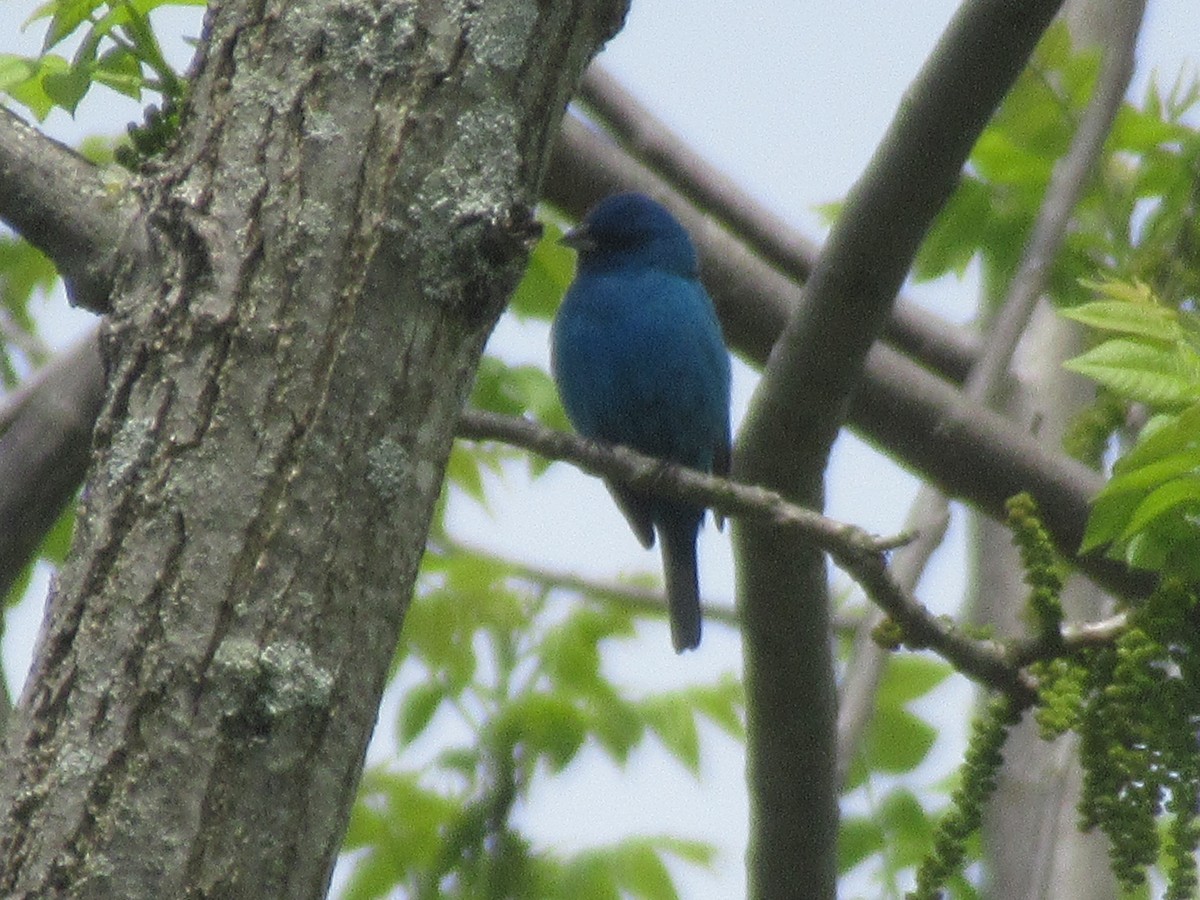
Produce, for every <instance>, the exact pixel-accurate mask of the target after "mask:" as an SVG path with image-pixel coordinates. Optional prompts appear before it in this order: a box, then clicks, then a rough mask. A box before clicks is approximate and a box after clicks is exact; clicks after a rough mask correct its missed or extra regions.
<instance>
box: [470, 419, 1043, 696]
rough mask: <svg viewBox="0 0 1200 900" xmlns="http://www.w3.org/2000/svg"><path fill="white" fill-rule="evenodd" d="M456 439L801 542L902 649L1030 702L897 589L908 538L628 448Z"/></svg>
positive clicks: (484, 431)
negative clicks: (551, 462) (845, 580)
mask: <svg viewBox="0 0 1200 900" xmlns="http://www.w3.org/2000/svg"><path fill="white" fill-rule="evenodd" d="M458 434H459V436H460V437H464V438H468V439H470V440H499V441H503V442H505V443H508V444H513V445H516V446H519V447H524V448H525V449H527V450H532V451H533V452H535V453H537V454H539V455H540V456H544V457H546V458H548V459H557V460H563V461H566V462H570V463H572V464H574V465H576V466H578V467H579V468H581V469H583V470H584V471H586V472H590V473H591V474H593V475H597V476H600V477H603V478H610V479H614V480H617V481H621V482H623V483H625V484H628V485H630V486H631V487H635V488H638V489H640V490H645V491H650V492H652V493H658V494H664V495H667V496H670V497H673V498H676V499H681V500H689V501H691V502H694V503H699V504H703V505H705V506H710V507H712V508H713V509H714V510H716V511H718V512H720V513H721V514H722V515H724V516H728V517H730V518H735V517H740V518H755V519H758V520H760V521H765V522H768V523H769V524H770V527H771V528H773V529H778V530H790V531H792V532H794V533H796V534H798V535H802V536H803V537H804V538H805V539H806V540H808V541H811V542H812V543H813V544H814V545H816V546H817V547H819V548H820V549H821V550H823V551H825V552H827V553H828V554H829V555H830V556H831V557H832V558H833V559H834V560H835V561H836V562H837V564H838V565H839V566H840V567H841V568H842V569H844V570H845V571H846V572H847V574H849V575H850V576H851V577H852V578H853V579H854V580H855V581H857V582H858V583H859V584H860V585H861V586H862V588H863V590H864V591H865V592H866V594H867V596H868V597H870V599H871V600H872V601H873V602H874V603H876V604H877V605H878V606H879V607H880V608H882V609H884V610H886V611H887V613H888V615H889V616H891V617H892V618H893V619H894V620H895V621H896V623H897V624H898V625H899V626H900V627H901V629H902V630H903V632H904V641H905V643H907V644H909V645H911V646H913V647H920V648H929V649H931V650H934V651H935V652H937V653H938V654H940V655H942V656H943V657H945V658H946V659H947V660H949V661H950V662H951V663H952V664H953V665H954V666H955V667H956V668H957V669H958V670H959V671H960V672H962V673H963V674H965V675H967V676H968V677H969V678H972V679H974V680H976V681H979V682H980V683H982V684H984V685H987V686H989V687H992V688H995V689H997V690H1002V691H1004V692H1005V693H1007V694H1009V695H1010V696H1012V697H1013V699H1014V700H1016V701H1018V702H1020V703H1022V704H1025V705H1027V704H1028V703H1030V702H1032V700H1033V692H1032V691H1033V688H1032V685H1031V683H1029V682H1028V681H1027V680H1026V678H1025V676H1023V675H1022V673H1021V672H1020V670H1019V669H1018V668H1017V667H1016V666H1015V665H1013V664H1012V663H1011V662H1010V660H1009V658H1008V654H1007V651H1006V650H1005V649H1004V648H1003V647H1002V646H1001V645H999V644H995V643H993V642H991V641H980V640H975V639H973V638H969V637H967V636H966V635H964V634H963V633H962V632H961V631H960V630H959V629H958V628H956V627H955V626H954V625H953V624H952V623H951V622H950V621H948V620H945V619H942V618H940V617H937V616H934V615H933V614H931V613H930V612H929V611H928V610H927V609H926V608H925V606H924V605H923V604H922V603H920V601H918V600H917V599H916V598H915V597H913V596H912V593H911V592H910V591H908V590H905V589H904V588H903V587H901V586H900V585H899V584H898V583H897V582H896V580H895V579H894V578H893V576H892V574H891V573H890V571H889V570H888V566H887V551H889V550H891V549H893V548H895V547H898V546H902V545H903V544H904V543H906V542H907V540H908V538H907V537H904V536H901V537H892V538H879V537H875V536H873V535H871V534H868V533H867V532H865V531H863V530H862V529H861V528H859V527H857V526H855V525H848V524H845V523H842V522H837V521H835V520H833V519H829V518H826V517H825V516H822V515H820V514H818V513H815V512H813V511H812V510H810V509H805V508H804V507H801V506H797V505H795V504H792V503H789V502H787V501H786V500H785V499H784V498H783V497H782V496H780V495H779V494H778V493H776V492H774V491H770V490H766V489H764V488H761V487H755V486H750V485H745V484H738V483H737V482H733V481H729V480H727V479H724V478H718V477H716V476H714V475H705V474H703V473H701V472H696V471H693V470H691V469H686V468H682V467H680V466H674V465H670V464H667V463H664V462H662V461H661V460H657V459H654V458H653V457H649V456H643V455H642V454H640V453H637V452H635V451H633V450H630V449H629V448H628V447H620V446H611V445H607V444H603V443H601V442H597V441H589V440H585V439H583V438H581V437H578V436H577V435H573V434H568V433H566V432H562V431H553V430H551V429H548V428H545V427H544V426H542V425H539V424H538V423H536V422H532V421H530V420H528V419H521V418H516V417H512V416H502V415H499V414H496V413H490V412H485V411H483V410H477V409H468V410H465V411H464V412H463V415H462V418H461V419H460V420H459V427H458ZM791 602H797V599H796V598H792V601H791ZM805 602H807V598H805Z"/></svg>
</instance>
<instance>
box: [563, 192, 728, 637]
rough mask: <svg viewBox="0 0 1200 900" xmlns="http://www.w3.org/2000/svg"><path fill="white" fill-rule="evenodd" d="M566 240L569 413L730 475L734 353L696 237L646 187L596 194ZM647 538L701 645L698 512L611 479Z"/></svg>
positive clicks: (642, 445)
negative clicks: (570, 263) (571, 258)
mask: <svg viewBox="0 0 1200 900" xmlns="http://www.w3.org/2000/svg"><path fill="white" fill-rule="evenodd" d="M562 242H563V243H564V244H566V245H567V246H568V247H573V248H574V249H575V250H576V251H578V253H579V265H578V268H577V271H576V275H575V281H574V282H573V283H572V284H571V287H570V288H569V289H568V291H567V294H566V297H565V298H564V299H563V304H562V307H561V308H560V309H559V311H558V316H557V317H556V318H555V321H554V327H553V331H552V333H551V368H552V369H553V372H554V380H555V382H556V383H557V385H558V392H559V394H560V396H561V397H562V402H563V406H564V408H565V409H566V411H567V416H568V418H570V420H571V423H572V424H573V425H574V426H575V429H576V431H578V432H579V433H580V434H581V435H583V436H584V437H586V438H597V439H600V440H604V441H608V442H610V443H614V444H624V445H626V446H628V447H632V448H633V449H635V450H639V451H641V452H642V453H645V454H647V455H650V456H655V457H658V458H660V459H664V460H667V461H669V462H672V463H678V464H680V465H684V466H689V467H691V468H693V469H699V470H700V471H703V472H715V473H717V474H719V475H725V474H727V473H728V471H729V453H730V449H729V448H730V442H729V352H728V351H727V350H726V349H725V342H724V341H723V339H722V337H721V326H720V324H719V323H718V321H717V314H716V310H715V309H714V308H713V303H712V300H711V299H709V296H708V294H707V293H706V292H705V290H704V287H703V286H702V285H701V284H700V279H699V263H698V261H697V257H696V250H695V248H694V247H693V246H692V241H691V238H689V237H688V234H687V232H686V231H685V230H684V229H683V226H682V225H680V224H679V222H678V221H676V219H675V217H674V216H672V215H671V214H670V213H669V212H667V210H666V209H665V208H663V207H662V206H661V205H659V204H658V203H656V202H654V201H653V200H651V199H650V198H649V197H646V196H644V195H642V194H635V193H629V194H616V195H613V196H611V197H607V198H606V199H604V200H602V201H600V203H598V204H597V205H596V206H595V207H594V208H593V209H592V210H591V212H589V213H588V214H587V215H586V216H585V217H584V219H583V221H582V222H581V223H580V225H579V227H577V228H575V229H574V230H572V231H570V232H569V233H567V234H566V235H565V236H564V237H563V239H562ZM608 489H609V491H610V492H611V493H612V495H613V498H614V499H615V500H616V502H617V505H618V506H619V507H620V508H621V511H622V512H623V513H624V514H625V518H627V519H628V520H629V524H630V525H631V526H632V527H633V531H634V534H636V535H637V537H638V540H639V541H641V543H642V545H643V546H644V547H646V548H647V549H649V548H650V547H652V546H654V535H655V531H656V530H657V532H658V537H659V539H660V541H661V544H662V554H663V570H664V574H665V576H666V582H667V602H668V608H669V610H670V616H671V640H672V643H673V644H674V645H675V651H676V652H677V653H678V652H682V651H683V650H690V649H692V648H694V647H696V646H697V645H698V644H699V643H700V592H699V585H698V579H697V575H696V535H697V533H698V532H699V530H700V523H701V521H703V519H704V509H703V507H699V506H694V505H692V504H689V503H680V502H676V501H672V500H665V499H662V498H659V497H654V496H651V495H649V494H645V493H639V492H636V491H633V490H630V489H629V488H627V487H624V486H622V485H619V484H613V483H611V482H610V483H609V484H608Z"/></svg>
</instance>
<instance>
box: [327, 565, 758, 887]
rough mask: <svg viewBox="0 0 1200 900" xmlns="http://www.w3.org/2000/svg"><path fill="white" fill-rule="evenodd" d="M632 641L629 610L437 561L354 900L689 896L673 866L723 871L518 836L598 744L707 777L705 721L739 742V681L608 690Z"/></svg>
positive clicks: (691, 849) (656, 840) (405, 668)
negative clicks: (544, 791)
mask: <svg viewBox="0 0 1200 900" xmlns="http://www.w3.org/2000/svg"><path fill="white" fill-rule="evenodd" d="M634 633H635V628H634V617H633V615H632V613H631V612H629V611H628V610H625V609H622V608H620V607H618V606H614V605H607V604H606V605H596V604H587V603H574V604H570V605H568V604H565V603H563V602H562V601H561V600H559V599H558V598H556V597H555V596H553V595H552V592H551V591H550V590H549V589H547V588H545V587H544V586H540V585H538V584H536V583H531V582H530V580H529V579H528V577H523V576H522V573H521V572H520V571H519V570H517V569H515V568H514V567H512V566H510V565H508V564H506V563H503V562H499V561H496V560H493V559H490V558H485V557H480V556H476V555H473V554H471V553H469V552H466V551H464V550H462V549H456V550H454V551H453V552H441V551H439V550H438V549H436V548H432V549H431V550H430V552H429V553H428V555H427V557H426V561H425V564H424V566H423V571H422V575H421V578H420V588H419V591H418V596H417V597H416V598H414V602H413V604H412V606H411V608H410V610H409V613H408V616H407V619H406V622H405V636H406V639H405V641H404V642H403V644H402V646H401V649H400V652H399V654H398V656H397V659H396V664H395V668H396V673H395V679H396V683H397V684H398V685H404V686H405V689H404V696H403V700H402V702H401V704H400V709H399V712H398V714H397V716H396V722H395V731H396V735H397V745H398V746H397V750H398V751H399V754H400V755H399V756H398V757H397V759H396V760H395V761H392V762H387V763H384V764H381V765H378V766H375V767H374V768H372V769H371V770H370V772H369V773H368V775H367V777H366V779H365V780H364V782H363V787H362V789H361V791H360V795H359V798H358V801H357V803H356V805H355V808H354V813H353V817H352V822H351V829H350V832H349V835H348V837H347V841H346V850H347V851H350V852H352V853H353V854H354V858H355V861H354V862H353V864H352V867H351V868H352V871H351V876H350V879H349V883H348V886H347V889H346V892H345V896H347V897H355V898H359V897H381V896H386V895H388V893H389V892H390V891H392V890H394V889H395V888H397V887H403V888H406V890H407V894H408V895H409V896H427V897H476V896H488V897H571V896H577V895H579V894H581V893H582V894H583V895H584V896H595V897H607V896H612V897H616V896H631V897H645V898H671V897H675V896H677V892H676V890H675V888H674V884H673V881H672V878H671V876H670V873H669V870H668V868H667V865H666V862H667V860H668V859H671V858H674V859H679V860H682V861H685V862H689V863H692V864H696V865H704V866H707V865H711V863H712V859H713V851H712V850H711V848H709V847H707V846H706V845H704V844H702V843H700V842H696V841H690V840H686V839H683V838H677V837H640V836H634V837H629V838H627V839H624V840H621V841H619V842H617V843H616V844H613V845H610V846H606V847H594V848H590V849H588V850H586V851H582V852H577V853H574V854H568V853H566V852H564V851H563V850H561V849H560V848H555V847H546V846H537V845H536V844H535V843H534V841H533V840H532V839H531V838H529V837H528V836H527V835H525V834H524V833H523V832H522V830H521V828H520V826H519V824H518V818H519V816H518V814H519V811H520V809H521V806H522V804H523V802H524V801H525V800H526V799H527V798H528V796H529V794H530V792H531V791H532V790H533V789H534V787H535V786H536V785H540V784H541V783H542V782H544V781H546V780H548V779H552V778H553V777H554V776H555V775H558V774H560V773H563V772H564V771H565V770H566V769H567V768H568V767H569V766H571V765H572V763H574V762H575V761H576V759H577V758H578V756H579V754H580V752H581V751H582V750H583V748H584V747H585V746H589V745H592V746H596V747H599V748H600V749H601V750H603V752H604V753H605V754H606V755H607V756H608V757H609V759H610V760H611V761H612V763H613V764H614V765H617V766H624V765H626V764H627V763H628V762H629V760H630V755H631V753H632V752H633V751H634V750H635V749H636V748H637V747H639V746H641V745H643V744H644V743H645V742H646V740H647V738H650V737H651V736H652V737H653V738H655V739H656V741H657V743H658V744H659V745H660V746H661V747H662V748H663V749H665V750H666V752H667V753H668V754H669V755H670V756H671V757H672V758H673V759H674V760H676V761H677V762H678V763H679V764H680V765H682V766H684V767H685V768H686V769H687V770H688V771H690V772H692V773H693V774H695V775H697V776H698V775H699V772H700V765H701V753H700V723H701V722H702V721H706V722H708V723H711V724H712V725H715V726H716V727H717V728H718V729H720V730H721V731H723V732H725V733H726V734H728V735H731V736H733V737H735V738H739V739H740V738H741V736H742V732H743V722H742V715H743V710H742V706H743V700H742V692H741V686H740V684H739V683H738V682H737V681H736V680H735V679H733V678H732V677H729V676H726V677H723V678H719V679H718V680H717V681H715V682H713V683H711V684H707V685H692V686H688V687H684V688H681V689H678V690H672V691H664V692H658V693H653V694H647V695H638V694H636V693H635V692H634V691H632V690H630V689H627V688H623V687H621V686H619V685H618V684H617V683H616V682H615V681H614V680H613V679H611V678H610V677H608V676H607V675H606V673H604V671H603V669H602V653H601V647H602V645H604V644H605V643H611V642H615V641H621V640H627V639H629V638H631V637H632V636H633V635H634ZM422 756H423V757H425V760H424V761H421V757H422ZM410 760H411V761H410Z"/></svg>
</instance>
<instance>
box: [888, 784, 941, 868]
mask: <svg viewBox="0 0 1200 900" xmlns="http://www.w3.org/2000/svg"><path fill="white" fill-rule="evenodd" d="M876 819H877V820H878V821H879V822H880V823H881V824H882V825H883V827H884V829H885V830H886V832H887V839H888V845H889V848H890V849H891V851H892V855H893V858H894V861H895V864H896V865H897V866H899V867H900V868H904V867H907V866H912V865H916V864H917V863H919V862H920V861H921V859H922V858H923V857H924V856H925V854H926V853H927V852H928V850H929V848H930V846H931V845H932V843H933V828H934V825H933V821H932V819H931V818H930V816H929V814H928V813H927V812H925V809H924V807H922V806H921V804H920V802H919V801H918V800H917V798H916V797H915V796H914V795H913V794H912V793H911V792H910V791H907V790H904V789H898V790H895V791H892V792H891V793H890V794H888V796H887V798H886V799H885V800H884V802H883V803H882V804H881V806H880V809H879V813H878V815H877V816H876Z"/></svg>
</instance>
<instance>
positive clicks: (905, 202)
mask: <svg viewBox="0 0 1200 900" xmlns="http://www.w3.org/2000/svg"><path fill="white" fill-rule="evenodd" d="M1058 6H1059V3H1058V2H1056V0H1030V2H1022V3H1014V2H1012V0H972V2H968V3H966V4H964V5H963V6H962V7H961V8H960V9H959V11H958V13H957V14H956V15H955V17H954V19H953V20H952V21H951V23H950V25H949V27H948V28H947V30H946V32H945V33H944V34H943V36H942V38H941V39H940V40H939V42H938V44H937V47H936V48H935V49H934V52H933V54H932V56H931V57H930V59H929V60H928V62H927V63H926V64H925V66H924V67H923V68H922V70H921V72H920V74H919V75H918V76H917V79H916V80H915V81H914V83H913V85H912V86H911V87H910V88H909V90H908V91H907V92H906V94H905V97H904V100H903V101H902V102H901V106H900V109H899V111H898V112H897V115H896V117H895V119H894V120H893V122H892V124H891V126H890V127H889V129H888V132H887V134H886V135H885V137H884V139H883V142H882V143H881V145H880V147H879V148H878V150H877V151H876V153H875V155H874V157H873V158H872V161H871V163H870V164H869V166H868V168H867V170H866V172H865V173H864V175H863V177H862V179H861V180H860V181H859V182H858V184H857V185H856V186H855V187H854V189H853V190H852V191H851V193H850V196H849V198H848V199H847V202H846V204H845V206H844V208H843V210H842V213H841V216H840V217H839V220H838V222H837V224H836V225H835V227H834V229H833V232H832V234H831V235H830V238H829V241H828V242H827V244H826V245H825V248H824V250H823V251H822V253H821V258H820V259H819V260H818V263H817V265H816V267H815V268H814V270H813V274H812V277H811V278H810V279H809V280H808V282H807V283H806V285H805V289H804V294H803V298H802V301H801V303H800V304H799V305H798V306H797V308H796V309H795V311H794V312H793V314H792V315H791V316H790V317H789V319H788V322H787V325H786V326H785V327H784V330H783V333H782V334H781V336H780V339H779V341H778V343H777V344H776V346H775V348H774V349H773V350H772V352H771V356H770V359H769V360H768V362H767V366H766V369H765V371H764V374H763V378H762V380H761V382H760V383H759V386H758V389H757V390H756V391H755V395H754V398H753V402H752V404H751V407H750V413H749V415H748V417H747V420H746V422H745V423H744V424H743V426H742V431H741V434H740V435H739V438H738V441H737V447H736V449H735V453H734V465H733V475H734V477H735V478H736V479H737V480H740V481H747V482H751V483H755V484H761V485H763V486H765V487H767V488H770V489H774V490H778V491H780V492H781V493H783V494H784V496H786V497H788V498H789V499H792V500H795V501H798V502H800V503H802V504H804V505H808V506H812V507H813V508H820V505H821V502H822V494H823V490H822V478H823V472H824V469H825V465H826V461H827V459H828V454H829V450H830V447H831V446H832V443H833V440H834V437H835V436H836V434H837V431H838V429H839V428H840V427H841V425H842V422H843V419H844V417H845V413H846V411H847V409H848V408H849V402H850V397H851V395H852V393H854V391H855V388H856V387H857V386H858V385H859V383H860V382H861V380H862V377H861V376H862V373H863V370H864V368H865V366H866V361H867V354H868V351H869V350H870V348H871V346H872V344H873V343H874V342H875V340H876V338H877V337H878V336H879V334H880V333H881V332H882V330H883V328H884V326H885V324H886V322H887V320H888V318H889V316H890V311H891V309H892V305H893V302H894V300H895V297H896V294H897V292H898V290H899V288H900V285H901V283H902V282H903V279H904V277H905V274H906V273H907V272H908V270H909V268H910V266H911V264H912V259H913V257H914V255H915V254H916V251H917V248H918V246H919V244H920V241H921V239H922V238H923V237H924V235H925V233H926V231H927V230H928V227H929V225H930V223H931V222H932V220H933V217H934V216H935V215H936V213H937V211H938V210H939V209H940V208H941V206H942V205H943V203H944V202H945V200H946V199H947V198H948V197H949V196H950V193H951V192H952V191H953V189H954V186H955V184H956V183H957V180H958V177H959V173H960V172H961V170H962V166H963V163H964V162H965V161H966V159H967V156H968V154H969V153H970V149H971V146H972V145H973V144H974V142H975V140H976V138H977V137H978V135H979V133H980V132H981V131H982V129H983V127H984V125H985V124H986V122H987V120H988V118H989V117H990V116H991V114H992V112H993V111H994V110H995V108H996V106H997V105H998V104H999V102H1000V100H1001V99H1002V98H1003V96H1004V94H1005V92H1006V91H1007V90H1008V89H1009V87H1010V85H1011V84H1012V82H1013V80H1014V79H1015V78H1016V77H1017V75H1018V74H1019V72H1020V71H1021V69H1022V67H1023V66H1024V64H1025V62H1026V60H1027V59H1028V57H1029V54H1030V53H1031V52H1032V50H1033V48H1034V46H1035V45H1036V43H1037V40H1038V38H1039V37H1040V36H1041V34H1042V32H1043V30H1044V29H1045V27H1046V25H1047V24H1048V23H1049V21H1050V19H1051V18H1052V16H1053V15H1054V13H1055V12H1056V11H1057V9H1058ZM734 540H735V547H736V550H737V557H738V560H739V571H738V586H739V591H738V598H739V602H740V603H741V604H742V606H741V609H742V621H743V633H744V634H745V635H746V640H744V641H743V643H742V646H743V653H744V658H745V678H746V693H747V771H748V776H749V783H750V797H751V808H752V817H751V821H752V826H751V839H750V850H749V853H748V858H749V861H750V864H749V881H750V894H751V896H754V897H772V898H777V897H792V896H797V897H798V896H804V897H809V898H822V897H833V896H834V893H835V889H836V875H835V873H836V868H837V867H836V854H835V851H834V848H835V845H836V838H837V827H836V823H837V780H836V772H835V767H836V747H835V741H834V734H835V725H836V716H837V698H836V693H835V688H834V678H833V666H832V659H831V648H830V642H829V638H828V635H829V612H828V598H827V588H826V578H825V570H824V561H823V559H822V557H821V555H820V554H819V553H818V552H816V550H815V548H813V547H812V546H811V545H805V544H804V543H798V542H796V541H793V540H788V539H786V538H785V537H784V536H782V535H780V534H779V533H778V532H777V531H773V530H771V529H769V528H766V527H764V526H761V525H758V524H756V523H752V522H750V521H748V520H747V521H742V522H739V523H736V525H735V528H734ZM796 598H803V602H796ZM796 810H804V811H805V815H804V817H803V819H801V818H799V817H797V816H796Z"/></svg>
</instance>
